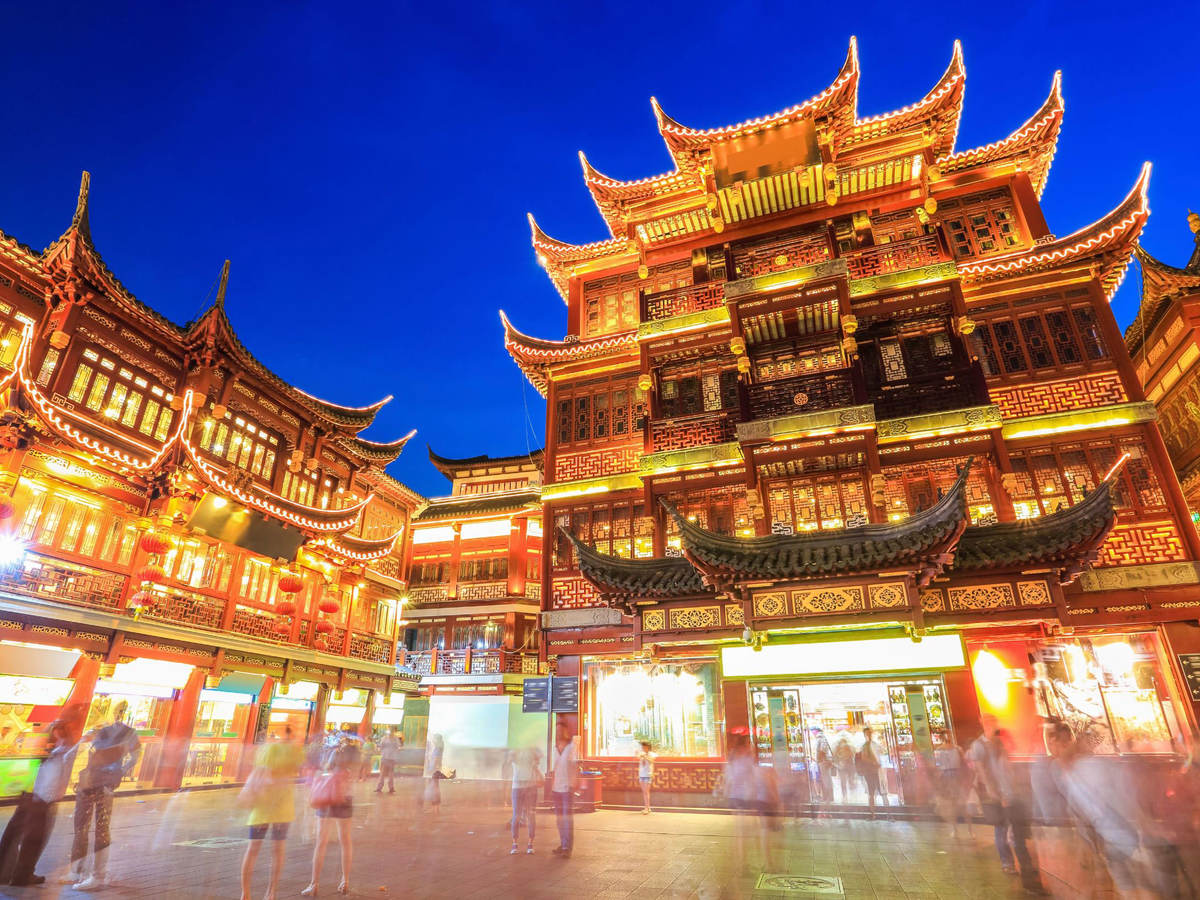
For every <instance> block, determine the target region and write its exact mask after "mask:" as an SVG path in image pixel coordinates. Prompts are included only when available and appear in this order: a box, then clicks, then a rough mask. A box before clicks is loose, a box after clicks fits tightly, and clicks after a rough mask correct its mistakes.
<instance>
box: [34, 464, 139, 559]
mask: <svg viewBox="0 0 1200 900" xmlns="http://www.w3.org/2000/svg"><path fill="white" fill-rule="evenodd" d="M18 492H22V493H23V492H28V499H27V500H26V502H25V514H24V516H23V517H22V519H21V523H20V525H19V526H18V528H17V537H18V538H19V539H20V540H22V541H28V542H30V543H33V544H40V545H42V546H43V547H48V548H53V549H55V550H59V551H63V552H65V553H67V554H72V555H75V556H79V557H83V558H87V559H96V560H100V561H101V562H106V563H115V564H116V565H119V566H126V565H128V564H129V561H130V559H131V558H132V556H133V549H134V546H135V545H136V543H137V539H138V531H137V527H136V525H135V524H134V522H133V515H132V512H129V514H128V515H122V514H121V513H120V512H118V511H115V510H113V509H111V508H109V506H108V504H107V502H101V500H100V498H99V497H95V498H93V497H85V496H82V495H76V494H72V493H65V492H59V491H51V490H47V489H46V488H45V487H43V486H42V485H40V484H37V483H34V482H28V481H25V480H24V479H23V480H22V481H21V482H20V485H19V487H18Z"/></svg>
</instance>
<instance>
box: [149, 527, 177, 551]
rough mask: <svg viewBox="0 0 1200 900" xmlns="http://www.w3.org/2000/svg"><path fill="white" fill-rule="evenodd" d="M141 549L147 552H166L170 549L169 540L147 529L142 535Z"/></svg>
mask: <svg viewBox="0 0 1200 900" xmlns="http://www.w3.org/2000/svg"><path fill="white" fill-rule="evenodd" d="M142 549H143V550H145V551H146V552H147V553H166V552H167V551H168V550H170V549H171V542H170V541H168V540H167V539H166V538H165V537H163V536H162V535H161V534H155V533H154V532H152V531H148V532H146V533H145V534H143V535H142Z"/></svg>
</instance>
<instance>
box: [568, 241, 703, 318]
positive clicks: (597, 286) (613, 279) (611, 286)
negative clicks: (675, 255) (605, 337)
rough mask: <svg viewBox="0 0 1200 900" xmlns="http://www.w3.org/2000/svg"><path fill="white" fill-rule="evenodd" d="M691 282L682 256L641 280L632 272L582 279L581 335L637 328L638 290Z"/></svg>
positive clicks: (689, 268)
mask: <svg viewBox="0 0 1200 900" xmlns="http://www.w3.org/2000/svg"><path fill="white" fill-rule="evenodd" d="M691 283H692V266H691V262H690V260H686V259H685V260H679V261H677V262H673V263H666V264H664V265H661V266H655V267H654V268H652V269H651V270H650V272H649V274H648V275H647V276H646V278H644V279H642V278H638V276H637V273H636V272H627V273H625V274H624V275H612V276H610V277H608V278H600V279H597V280H595V281H587V282H584V285H583V310H582V313H583V315H582V316H581V319H582V331H583V336H584V337H596V336H598V335H602V334H612V333H614V332H618V331H629V330H631V329H633V328H637V327H638V322H639V321H640V320H641V314H640V310H639V309H638V292H639V291H644V292H645V293H647V294H652V293H657V292H658V291H669V290H671V289H672V288H677V287H686V286H687V285H690V284H691Z"/></svg>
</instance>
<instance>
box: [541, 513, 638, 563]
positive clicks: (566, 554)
mask: <svg viewBox="0 0 1200 900" xmlns="http://www.w3.org/2000/svg"><path fill="white" fill-rule="evenodd" d="M555 525H556V526H561V527H563V528H566V529H568V530H569V531H570V532H571V533H573V534H574V535H576V536H577V537H578V538H579V539H580V540H581V541H583V542H584V543H585V544H587V545H588V546H594V547H595V548H596V550H597V551H598V552H600V553H604V554H608V555H610V556H619V557H621V558H622V559H631V558H636V559H644V558H646V557H649V556H653V555H654V538H653V535H654V521H653V519H651V518H650V516H648V515H646V513H645V510H644V508H643V506H642V504H640V503H632V504H631V503H597V504H594V505H592V506H579V507H576V508H574V509H572V510H570V511H567V510H561V511H559V512H558V513H557V515H556V517H555ZM577 565H578V561H577V560H576V559H575V552H574V547H572V546H571V544H570V542H569V541H568V540H567V539H566V538H565V537H563V535H562V533H561V532H560V531H557V529H556V531H555V537H554V568H555V569H556V570H558V571H563V570H567V569H572V568H575V567H576V566H577Z"/></svg>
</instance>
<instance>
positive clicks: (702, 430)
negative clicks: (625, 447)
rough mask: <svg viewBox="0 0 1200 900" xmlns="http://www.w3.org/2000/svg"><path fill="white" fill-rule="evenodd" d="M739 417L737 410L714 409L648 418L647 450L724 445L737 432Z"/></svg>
mask: <svg viewBox="0 0 1200 900" xmlns="http://www.w3.org/2000/svg"><path fill="white" fill-rule="evenodd" d="M740 419H741V416H740V415H739V414H738V412H737V411H736V410H714V411H712V412H702V413H696V414H694V415H690V416H676V417H674V418H671V419H651V420H650V424H649V428H650V447H649V448H648V449H649V452H652V453H661V452H662V451H664V450H684V449H686V448H688V447H703V446H705V445H707V444H723V443H725V442H726V441H732V440H733V439H734V437H735V435H736V431H737V423H738V421H739V420H740Z"/></svg>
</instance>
